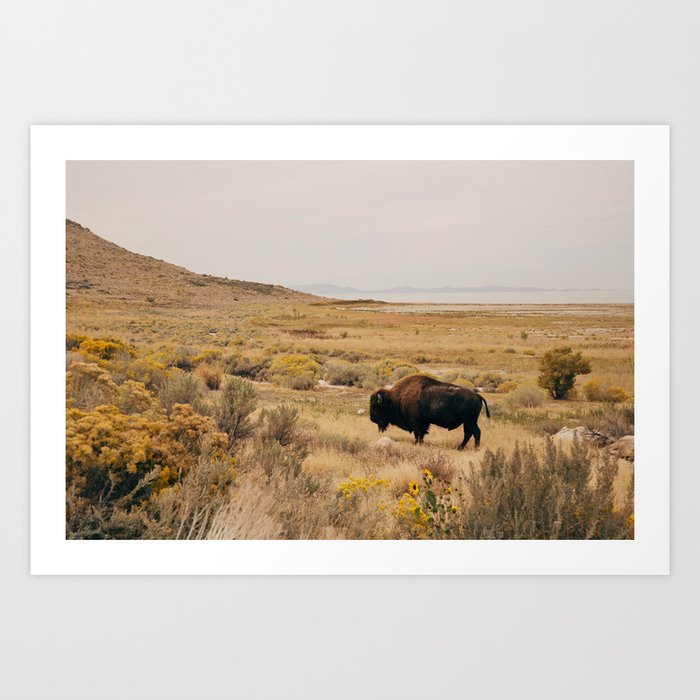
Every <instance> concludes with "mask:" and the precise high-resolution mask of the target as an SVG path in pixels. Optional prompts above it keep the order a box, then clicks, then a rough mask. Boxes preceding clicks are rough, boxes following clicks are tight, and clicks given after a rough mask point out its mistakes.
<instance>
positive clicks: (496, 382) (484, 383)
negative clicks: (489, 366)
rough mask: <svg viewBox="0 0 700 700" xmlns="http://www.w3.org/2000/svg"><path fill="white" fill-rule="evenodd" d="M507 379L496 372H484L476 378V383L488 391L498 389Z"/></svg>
mask: <svg viewBox="0 0 700 700" xmlns="http://www.w3.org/2000/svg"><path fill="white" fill-rule="evenodd" d="M505 379H506V378H505V376H504V375H502V374H497V373H496V372H483V373H482V374H480V375H478V376H477V377H475V378H474V384H475V386H480V387H483V388H484V389H485V390H486V391H496V389H498V387H499V386H500V385H501V384H502V383H503V382H504V381H505Z"/></svg>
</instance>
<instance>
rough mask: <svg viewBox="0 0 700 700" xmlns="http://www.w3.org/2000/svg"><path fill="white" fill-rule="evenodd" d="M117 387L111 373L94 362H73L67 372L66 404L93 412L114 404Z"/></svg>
mask: <svg viewBox="0 0 700 700" xmlns="http://www.w3.org/2000/svg"><path fill="white" fill-rule="evenodd" d="M117 393H118V387H117V385H116V384H115V383H114V382H113V381H112V377H111V375H110V374H109V372H108V371H107V370H106V369H105V368H104V367H100V366H99V365H97V364H95V363H93V362H73V363H72V364H71V365H70V367H69V368H68V370H67V371H66V403H67V405H68V406H69V407H74V408H82V409H83V410H86V411H91V410H92V409H93V408H95V407H97V406H102V405H105V404H110V403H113V401H114V399H115V397H116V395H117Z"/></svg>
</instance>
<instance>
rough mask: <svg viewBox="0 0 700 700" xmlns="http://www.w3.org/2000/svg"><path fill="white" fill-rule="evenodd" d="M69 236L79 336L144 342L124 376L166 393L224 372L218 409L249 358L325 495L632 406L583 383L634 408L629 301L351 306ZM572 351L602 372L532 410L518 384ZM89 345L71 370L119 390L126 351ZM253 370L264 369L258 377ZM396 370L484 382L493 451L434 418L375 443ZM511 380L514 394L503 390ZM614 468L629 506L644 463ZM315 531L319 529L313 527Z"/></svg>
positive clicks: (536, 439)
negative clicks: (416, 432)
mask: <svg viewBox="0 0 700 700" xmlns="http://www.w3.org/2000/svg"><path fill="white" fill-rule="evenodd" d="M68 232H69V238H68V290H67V306H66V319H67V331H68V333H69V334H72V335H76V336H88V337H90V338H105V337H108V338H114V339H117V340H119V341H120V342H122V343H124V344H125V345H127V346H129V347H130V348H132V349H133V357H130V358H129V360H128V362H127V364H129V363H131V364H130V365H129V366H130V367H131V365H133V366H134V367H135V368H136V369H135V370H134V371H136V372H137V373H136V374H134V375H133V376H132V375H131V374H129V372H128V371H126V373H125V374H124V377H126V376H129V377H130V378H131V379H132V380H136V381H141V382H142V384H143V386H144V390H145V391H146V392H150V394H151V395H152V396H153V397H154V401H155V398H157V397H158V395H159V393H158V392H159V383H162V382H163V381H166V380H167V378H168V377H172V376H174V375H178V374H180V373H182V372H183V371H184V372H187V371H191V372H192V373H193V374H196V375H198V376H199V377H200V378H205V379H206V377H205V373H206V372H214V373H215V374H216V373H219V374H220V375H221V376H220V377H219V378H218V379H216V380H214V381H213V382H211V384H210V388H207V386H206V384H205V383H204V382H201V383H200V386H201V393H202V398H201V402H202V403H201V405H202V406H209V407H210V408H211V407H213V406H216V405H217V402H218V401H220V395H221V393H222V388H223V387H224V386H225V384H226V381H227V377H228V376H229V375H230V374H233V373H238V371H237V370H236V367H246V368H250V367H253V370H251V371H249V369H246V370H245V371H241V374H242V376H247V377H248V379H249V380H250V381H252V385H253V386H254V388H255V392H256V394H257V406H256V408H255V411H254V412H253V413H252V414H251V416H250V419H251V421H252V424H256V422H257V423H258V424H259V423H260V419H261V416H263V413H264V412H265V410H266V409H268V410H269V409H271V408H275V407H278V406H280V405H283V404H286V405H292V406H294V407H295V408H296V409H298V413H299V415H298V418H297V420H296V428H295V434H296V436H297V438H296V439H297V440H298V441H299V442H300V443H303V445H304V450H305V456H304V458H303V462H302V470H303V472H304V474H305V475H306V476H308V477H309V478H314V479H317V480H319V483H320V482H321V481H323V483H324V484H325V487H324V488H326V489H327V492H328V493H337V492H338V489H341V488H342V487H341V485H342V484H344V483H347V480H348V478H351V477H354V478H374V479H379V480H381V481H382V482H386V483H384V484H383V486H382V488H384V489H385V490H386V492H387V494H388V496H387V498H390V497H391V496H392V495H393V496H394V497H398V496H400V494H401V493H403V492H405V490H406V485H407V484H409V483H410V482H412V481H415V482H417V483H419V484H421V478H422V477H421V474H422V472H423V470H424V469H425V466H426V465H427V464H437V465H438V468H439V465H440V463H443V462H447V463H449V465H450V469H452V472H450V473H451V476H450V477H449V478H450V479H451V480H452V481H454V479H457V478H458V477H459V476H460V475H464V476H465V477H467V476H468V475H469V474H470V473H471V470H472V469H474V470H476V471H478V470H479V469H480V468H481V465H482V462H483V460H484V456H485V455H486V454H488V453H489V452H494V451H498V450H503V451H504V452H505V453H506V454H510V453H511V452H512V450H513V449H514V447H515V445H516V444H520V445H525V444H529V445H532V446H533V449H534V450H535V451H536V452H537V453H538V454H544V453H545V445H546V444H547V443H548V442H549V441H550V440H551V438H550V437H549V434H551V433H552V432H556V430H557V429H558V428H560V427H564V426H568V427H575V426H578V425H584V424H586V421H587V420H588V419H589V418H590V417H591V416H593V417H594V418H595V420H597V421H599V422H600V421H605V420H606V416H607V415H608V414H615V415H617V413H616V412H618V411H619V410H620V408H621V406H620V405H612V404H610V403H609V402H599V401H590V400H586V399H585V397H584V395H583V393H582V392H581V386H582V384H583V383H584V382H589V381H596V382H598V383H599V384H600V385H601V386H615V387H620V388H621V389H622V390H624V393H625V394H626V395H627V402H626V404H625V405H631V403H632V401H633V394H634V347H633V335H634V314H633V307H632V306H631V305H622V304H620V305H580V306H575V305H466V304H460V305H447V304H441V305H417V304H385V303H376V302H371V301H359V302H341V301H337V300H330V299H324V298H320V297H312V296H310V295H304V294H300V293H297V292H292V291H290V290H285V289H284V288H280V287H270V286H268V285H254V284H252V285H251V284H247V283H235V282H233V281H222V280H220V279H219V278H210V277H207V276H201V275H194V273H189V272H187V271H183V270H182V268H176V267H175V266H171V265H168V264H167V263H162V262H160V261H154V260H152V259H151V258H144V257H143V256H137V255H135V254H133V253H128V251H123V250H122V249H120V248H118V247H117V246H113V244H109V243H107V242H106V241H102V239H99V238H98V237H97V236H94V234H92V233H90V232H87V231H86V230H84V229H81V227H78V226H74V225H69V227H68ZM93 259H94V260H99V261H100V264H99V267H96V266H95V265H94V264H93V263H91V260H93ZM237 285H238V286H237ZM563 345H566V346H570V347H572V348H573V350H574V351H581V353H582V354H583V356H584V357H585V358H587V359H588V360H589V361H590V363H591V367H592V372H591V374H589V375H587V376H585V377H579V378H578V380H577V389H576V392H575V395H574V396H572V397H571V398H568V399H566V400H559V401H555V400H553V399H548V400H546V401H544V402H543V403H542V404H541V405H538V406H535V407H531V408H528V407H523V406H517V405H513V402H512V398H511V394H512V391H513V390H514V388H516V387H517V386H521V385H533V384H536V382H537V377H538V372H539V369H538V368H539V362H540V358H541V357H542V355H543V353H545V352H546V351H548V350H550V349H552V348H555V347H560V346H563ZM84 347H87V346H84ZM83 350H84V349H81V347H80V346H79V345H78V346H76V347H74V348H72V350H71V352H70V353H69V359H68V366H69V368H70V366H71V365H72V364H73V363H75V362H88V363H89V362H95V363H97V364H100V365H101V366H102V367H103V368H104V369H106V370H107V371H108V372H109V373H110V375H111V377H112V378H113V379H115V382H116V383H119V379H118V377H120V376H121V375H120V371H117V370H116V369H115V367H116V364H115V362H116V360H115V359H105V358H102V359H100V358H99V357H98V358H92V357H91V356H90V354H89V353H86V352H84V351H83ZM290 357H291V358H296V357H299V358H303V359H302V360H300V362H302V365H303V366H302V365H299V366H297V365H293V366H291V365H289V364H288V363H289V359H288V358H290ZM174 358H187V362H188V363H190V361H191V367H190V366H189V364H188V365H187V366H186V368H185V369H184V370H183V369H179V368H178V366H177V362H176V360H175V359H174ZM232 358H233V359H232ZM285 358H286V359H285ZM138 363H141V364H140V365H139V364H138ZM285 363H287V364H285ZM303 363H310V364H306V365H304V364H303ZM144 367H146V370H144ZM255 367H261V368H263V370H265V368H266V370H265V371H260V372H258V376H255V371H256V370H255ZM275 367H278V370H277V371H276V373H275ZM139 368H140V369H139ZM154 368H155V369H154ZM333 371H336V372H340V373H341V374H342V373H343V372H350V373H352V372H360V374H361V375H362V376H363V377H364V379H363V380H361V381H360V380H358V381H356V382H355V383H360V384H362V385H361V386H348V385H344V384H336V383H335V382H334V381H333V377H334V376H335V375H334V374H333ZM397 371H400V372H402V373H405V372H414V371H417V372H421V373H427V374H430V375H433V376H435V377H437V378H438V379H443V380H447V381H458V382H463V383H466V384H467V385H470V386H471V385H474V386H476V387H477V388H481V391H482V393H483V395H484V397H485V398H486V400H487V401H488V403H489V407H490V409H491V414H492V418H491V419H487V418H486V416H485V414H484V413H483V412H482V415H481V418H480V421H479V423H480V427H481V429H482V438H481V449H480V450H479V451H475V450H474V448H473V442H472V443H469V444H468V446H467V449H466V450H464V451H462V452H459V451H457V450H456V449H455V448H456V447H457V445H458V444H459V442H460V440H461V430H456V431H454V432H448V431H446V430H443V429H440V428H436V427H433V428H432V429H431V431H430V433H429V434H428V436H427V437H426V444H425V445H423V446H415V445H414V444H413V437H412V436H411V435H410V434H408V433H406V432H402V431H401V430H399V429H397V428H395V427H390V428H389V430H388V432H387V433H386V435H388V436H389V437H391V438H392V440H394V441H395V443H394V444H393V445H392V446H390V447H389V448H380V447H377V445H376V441H377V439H378V437H380V436H379V434H378V432H377V427H376V426H375V425H374V424H372V423H371V422H370V420H369V417H368V400H369V395H370V393H371V391H372V390H373V389H374V388H378V386H380V385H381V384H382V383H385V384H390V383H391V382H392V381H393V379H395V378H396V377H397V376H399V375H397V374H396V372H397ZM139 372H140V374H139ZM144 372H145V374H144ZM285 373H286V374H285ZM156 374H157V375H158V376H155V375H156ZM302 374H303V375H304V377H305V378H308V377H311V379H310V381H309V382H307V383H306V385H305V388H304V389H301V390H300V389H295V388H292V386H293V385H294V382H293V381H287V380H288V379H294V378H295V377H297V375H298V376H301V375H302ZM261 376H262V377H264V380H261ZM339 376H340V375H339ZM122 381H123V377H122ZM505 382H508V384H505ZM500 385H503V386H505V387H506V388H510V391H505V392H503V391H498V390H497V386H500ZM79 400H80V399H79ZM69 404H70V397H69ZM156 404H157V402H156ZM74 405H78V404H74ZM154 405H155V404H154ZM87 408H94V406H87ZM83 409H84V410H85V409H86V406H83ZM202 413H203V414H205V415H206V414H207V410H206V409H202ZM210 413H211V411H210ZM144 415H145V414H144ZM623 432H624V431H623ZM618 437H619V436H618ZM251 439H252V438H251ZM251 444H252V443H251ZM239 447H240V445H236V444H233V445H232V446H231V453H232V454H233V455H234V461H236V460H237V462H238V465H239V466H238V469H239V471H240V469H241V465H242V464H243V462H244V461H245V458H244V457H241V456H237V454H236V451H237V449H238V448H239ZM241 449H242V451H243V452H245V450H243V448H242V447H241ZM253 451H254V450H253ZM617 467H618V470H617V474H616V476H615V479H614V494H615V496H614V497H615V502H616V503H622V501H623V500H624V498H625V494H626V493H627V491H628V487H629V483H630V480H631V476H632V464H631V463H630V462H627V461H623V460H618V461H617ZM448 471H449V469H448ZM258 481H259V483H262V481H260V480H258ZM451 483H452V482H451ZM443 486H444V485H443ZM261 488H264V486H263V487H261ZM421 488H424V487H423V486H421ZM382 502H383V501H382ZM132 510H134V508H132ZM388 510H389V511H391V506H390V507H389V508H388ZM266 515H267V514H266ZM387 517H388V516H387ZM324 527H325V529H324V530H323V532H325V534H326V536H343V530H342V528H341V527H340V526H334V527H330V526H328V525H326V526H324ZM272 532H278V531H277V530H275V529H274V528H273V529H272ZM279 532H281V531H279ZM329 533H330V534H329ZM412 534H413V535H415V534H416V533H415V531H412ZM241 536H245V534H243V535H241ZM279 536H284V535H279ZM309 536H323V534H322V532H321V530H319V531H318V532H312V531H311V530H309ZM346 536H347V532H346ZM365 536H368V537H371V536H373V534H372V533H366V535H365Z"/></svg>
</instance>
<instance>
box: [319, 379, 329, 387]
mask: <svg viewBox="0 0 700 700" xmlns="http://www.w3.org/2000/svg"><path fill="white" fill-rule="evenodd" d="M318 385H319V386H330V384H329V383H328V382H327V381H326V380H325V379H319V380H318Z"/></svg>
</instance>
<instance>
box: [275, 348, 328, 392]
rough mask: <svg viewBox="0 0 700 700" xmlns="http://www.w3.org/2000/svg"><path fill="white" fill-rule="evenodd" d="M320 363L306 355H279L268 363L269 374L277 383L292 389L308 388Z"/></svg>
mask: <svg viewBox="0 0 700 700" xmlns="http://www.w3.org/2000/svg"><path fill="white" fill-rule="evenodd" d="M320 370H321V365H320V364H319V363H318V362H316V360H314V358H313V357H309V356H308V355H281V356H279V357H276V358H275V359H274V360H272V362H271V363H270V376H271V378H272V380H273V381H274V382H276V383H277V384H282V385H283V386H288V387H290V388H292V389H310V388H311V387H312V386H313V385H314V384H315V383H316V379H317V377H318V374H319V372H320Z"/></svg>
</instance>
